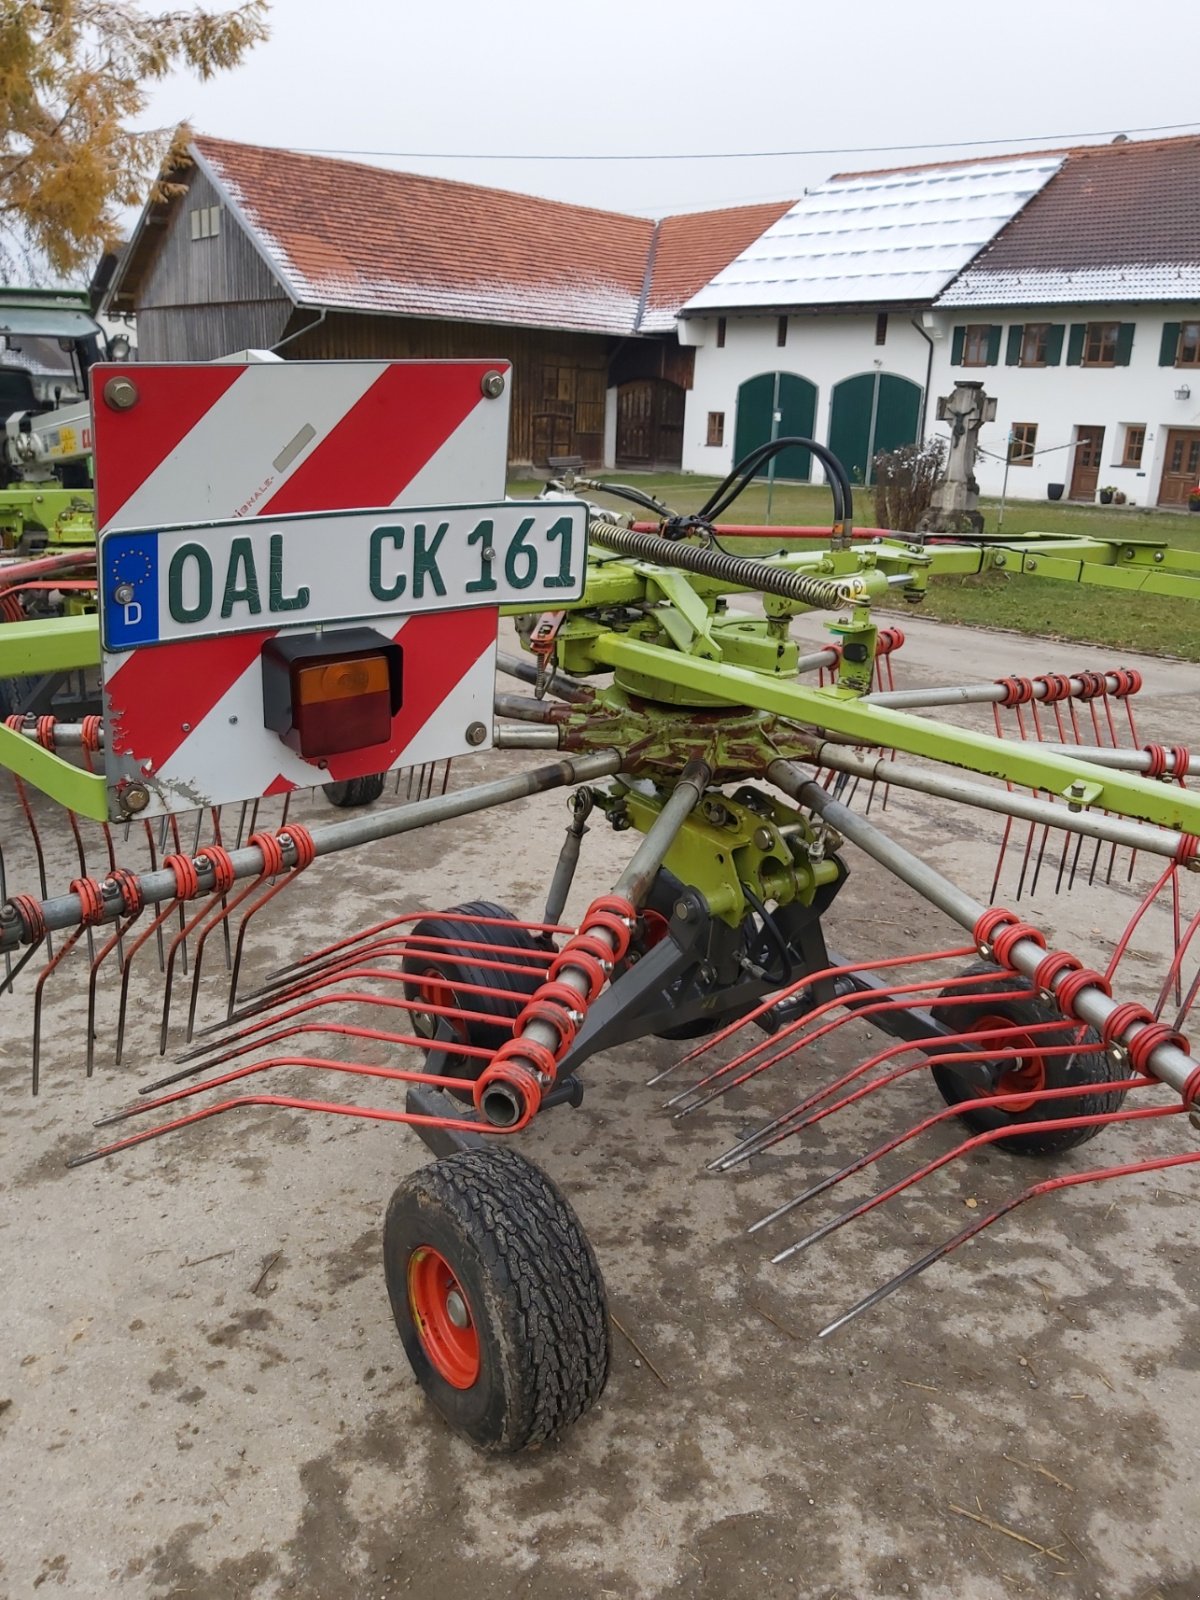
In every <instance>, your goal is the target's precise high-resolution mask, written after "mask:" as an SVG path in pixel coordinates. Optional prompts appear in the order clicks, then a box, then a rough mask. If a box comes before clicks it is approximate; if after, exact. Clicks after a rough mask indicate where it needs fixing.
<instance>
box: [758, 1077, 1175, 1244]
mask: <svg viewBox="0 0 1200 1600" xmlns="http://www.w3.org/2000/svg"><path fill="white" fill-rule="evenodd" d="M1056 1092H1057V1091H1054V1090H1043V1091H1042V1093H1043V1094H1044V1095H1046V1096H1047V1097H1048V1096H1050V1095H1052V1094H1054V1093H1056ZM1066 1092H1067V1093H1071V1094H1074V1095H1075V1096H1076V1097H1078V1094H1079V1090H1078V1089H1076V1088H1074V1086H1072V1087H1071V1088H1070V1090H1068V1091H1066ZM1022 1098H1028V1096H1027V1095H1026V1096H1023V1097H1022ZM993 1103H994V1102H993ZM1188 1109H1189V1108H1188V1107H1187V1106H1186V1105H1184V1104H1183V1102H1182V1101H1178V1102H1176V1103H1173V1104H1171V1105H1160V1106H1136V1107H1134V1108H1133V1109H1132V1110H1117V1111H1097V1112H1089V1113H1085V1114H1083V1115H1080V1116H1077V1117H1056V1118H1049V1119H1045V1120H1042V1121H1038V1122H1023V1123H1020V1124H1018V1125H1016V1126H1014V1127H1007V1128H989V1129H988V1130H986V1131H985V1132H983V1133H976V1134H972V1135H971V1137H970V1138H969V1139H964V1140H962V1141H961V1143H959V1144H956V1145H955V1146H954V1147H953V1148H952V1149H950V1150H945V1151H943V1152H942V1153H941V1154H940V1155H937V1156H934V1158H933V1159H932V1160H931V1161H926V1162H925V1163H924V1164H923V1165H922V1166H919V1167H916V1168H914V1169H913V1170H912V1171H911V1172H909V1173H908V1174H907V1175H906V1176H905V1177H903V1178H899V1179H897V1180H896V1182H895V1183H891V1184H888V1185H887V1187H886V1188H883V1189H879V1190H877V1191H876V1193H875V1194H873V1195H869V1196H868V1197H867V1199H865V1200H860V1201H859V1202H858V1204H857V1205H852V1206H848V1207H847V1208H846V1210H844V1211H839V1212H838V1213H837V1215H836V1216H833V1217H831V1218H830V1219H829V1220H828V1222H823V1223H822V1224H821V1225H820V1227H818V1228H814V1229H813V1231H812V1232H811V1233H809V1234H806V1235H805V1236H804V1238H802V1239H797V1240H796V1242H795V1243H794V1244H790V1245H787V1246H786V1247H785V1248H784V1249H783V1250H780V1251H777V1252H776V1254H775V1255H773V1256H772V1257H771V1261H772V1264H773V1265H776V1266H778V1265H779V1264H780V1263H781V1262H783V1261H789V1260H791V1258H792V1257H793V1256H796V1255H799V1254H800V1253H801V1252H802V1251H804V1250H808V1249H810V1248H811V1247H812V1246H813V1245H814V1244H818V1243H819V1242H820V1241H821V1240H822V1239H827V1238H828V1237H829V1235H830V1234H831V1233H836V1232H837V1230H838V1229H839V1228H844V1227H845V1226H846V1225H847V1223H850V1222H854V1221H856V1220H857V1219H858V1218H859V1217H864V1216H866V1215H867V1214H868V1213H869V1212H871V1211H874V1210H876V1208H877V1207H879V1206H882V1205H885V1204H886V1203H887V1202H888V1201H889V1200H892V1199H894V1198H895V1197H896V1195H899V1194H903V1193H904V1191H905V1190H906V1189H911V1188H912V1187H913V1185H914V1184H917V1183H920V1182H921V1181H922V1179H924V1178H927V1177H929V1176H930V1174H931V1173H934V1172H938V1171H940V1170H941V1168H942V1167H945V1166H948V1165H949V1164H950V1162H952V1161H957V1160H959V1159H960V1158H961V1157H962V1156H965V1155H969V1154H970V1153H971V1151H973V1150H979V1149H982V1148H984V1147H985V1146H986V1145H990V1144H996V1143H997V1142H999V1141H1001V1140H1003V1139H1010V1138H1012V1137H1013V1135H1014V1134H1031V1133H1050V1132H1055V1131H1059V1130H1062V1129H1066V1128H1101V1127H1107V1126H1108V1125H1109V1124H1110V1123H1114V1122H1146V1121H1151V1120H1154V1119H1156V1118H1160V1117H1177V1116H1180V1115H1182V1114H1184V1113H1186V1112H1187V1111H1188Z"/></svg>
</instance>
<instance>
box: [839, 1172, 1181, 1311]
mask: <svg viewBox="0 0 1200 1600" xmlns="http://www.w3.org/2000/svg"><path fill="white" fill-rule="evenodd" d="M1197 1161H1200V1151H1189V1152H1187V1153H1186V1154H1184V1155H1173V1156H1156V1157H1154V1158H1152V1159H1150V1160H1147V1161H1131V1162H1127V1163H1125V1164H1124V1165H1123V1166H1117V1167H1097V1168H1094V1169H1093V1170H1092V1171H1089V1172H1068V1173H1064V1174H1062V1175H1061V1176H1060V1177H1056V1178H1045V1179H1043V1181H1042V1182H1041V1183H1035V1184H1033V1185H1031V1186H1030V1187H1029V1188H1028V1189H1025V1190H1023V1191H1022V1192H1021V1193H1020V1194H1018V1195H1014V1197H1013V1198H1012V1199H1011V1200H1006V1201H1004V1202H1003V1203H1002V1204H1001V1205H999V1206H997V1207H996V1209H995V1211H990V1212H988V1213H987V1215H986V1216H983V1217H979V1218H977V1219H976V1220H975V1221H973V1222H970V1223H968V1224H967V1226H966V1227H965V1228H962V1229H960V1231H959V1232H958V1233H956V1234H954V1235H953V1236H952V1237H951V1238H949V1239H947V1240H945V1241H944V1242H943V1243H942V1244H939V1245H935V1246H934V1247H933V1249H932V1250H927V1251H926V1253H925V1254H924V1255H923V1256H921V1257H919V1258H918V1259H917V1260H916V1261H913V1262H911V1263H910V1264H909V1265H908V1266H907V1267H905V1268H904V1269H903V1271H901V1272H898V1273H897V1274H896V1275H895V1277H893V1278H889V1279H888V1280H887V1282H886V1283H882V1284H880V1285H879V1287H878V1288H877V1289H873V1290H872V1291H871V1293H870V1294H868V1295H866V1296H864V1297H863V1299H861V1300H860V1301H858V1303H857V1304H856V1305H853V1306H851V1307H850V1309H849V1311H846V1312H843V1314H842V1315H841V1316H840V1317H838V1318H836V1319H835V1320H834V1321H833V1322H831V1323H829V1324H828V1325H827V1326H826V1327H824V1328H822V1329H821V1331H820V1333H819V1334H818V1335H817V1337H818V1338H819V1339H827V1338H829V1336H830V1335H831V1334H834V1333H836V1332H837V1331H838V1329H839V1328H844V1327H845V1326H846V1324H847V1323H848V1322H853V1321H854V1319H855V1318H856V1317H860V1316H862V1314H863V1313H864V1312H865V1311H870V1310H871V1309H872V1308H873V1307H874V1306H877V1305H878V1304H879V1303H880V1301H881V1300H886V1299H887V1297H888V1296H889V1295H892V1294H895V1292H896V1290H897V1289H900V1288H902V1287H903V1286H904V1284H906V1283H911V1281H912V1280H913V1279H914V1278H915V1277H917V1276H918V1275H919V1274H920V1273H922V1272H924V1271H926V1269H927V1268H929V1267H931V1266H933V1265H934V1263H935V1262H937V1261H942V1260H944V1259H945V1258H946V1256H948V1255H950V1254H952V1252H953V1251H955V1250H957V1249H958V1248H959V1246H960V1245H964V1244H966V1243H967V1242H968V1241H969V1240H971V1239H974V1238H976V1237H977V1236H978V1235H979V1234H981V1233H982V1232H983V1231H984V1229H985V1228H990V1227H991V1226H992V1224H993V1223H995V1222H999V1221H1000V1219H1001V1218H1002V1217H1006V1216H1008V1215H1009V1213H1010V1212H1013V1211H1015V1210H1016V1209H1017V1207H1018V1206H1021V1205H1024V1204H1025V1202H1026V1201H1027V1200H1034V1199H1037V1198H1038V1197H1039V1196H1040V1195H1044V1194H1053V1193H1055V1192H1057V1191H1058V1190H1059V1189H1070V1188H1074V1187H1076V1186H1078V1185H1080V1184H1085V1183H1104V1182H1107V1181H1108V1180H1110V1179H1114V1178H1128V1177H1136V1176H1138V1175H1140V1174H1142V1173H1147V1172H1165V1171H1169V1170H1170V1169H1171V1168H1173V1167H1183V1166H1191V1165H1193V1164H1194V1163H1195V1162H1197Z"/></svg>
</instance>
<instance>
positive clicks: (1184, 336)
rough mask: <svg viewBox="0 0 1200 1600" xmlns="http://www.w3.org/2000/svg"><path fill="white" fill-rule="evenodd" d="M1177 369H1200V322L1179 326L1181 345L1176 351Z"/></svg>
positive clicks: (1185, 323) (1182, 323)
mask: <svg viewBox="0 0 1200 1600" xmlns="http://www.w3.org/2000/svg"><path fill="white" fill-rule="evenodd" d="M1175 365H1176V366H1177V367H1200V322H1181V323H1180V324H1179V343H1178V345H1177V346H1176V349H1175Z"/></svg>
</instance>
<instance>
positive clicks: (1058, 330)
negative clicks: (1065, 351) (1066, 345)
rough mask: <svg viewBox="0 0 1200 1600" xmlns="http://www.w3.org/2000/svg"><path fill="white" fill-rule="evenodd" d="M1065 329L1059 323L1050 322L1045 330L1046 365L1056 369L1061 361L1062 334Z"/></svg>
mask: <svg viewBox="0 0 1200 1600" xmlns="http://www.w3.org/2000/svg"><path fill="white" fill-rule="evenodd" d="M1066 331H1067V330H1066V328H1065V326H1064V325H1063V324H1062V323H1061V322H1052V323H1051V324H1050V326H1049V328H1047V330H1046V365H1047V366H1048V367H1056V366H1058V364H1059V362H1060V361H1061V360H1062V347H1063V334H1064V333H1066Z"/></svg>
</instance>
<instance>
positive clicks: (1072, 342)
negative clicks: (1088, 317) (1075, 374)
mask: <svg viewBox="0 0 1200 1600" xmlns="http://www.w3.org/2000/svg"><path fill="white" fill-rule="evenodd" d="M1086 337H1087V323H1086V322H1073V323H1072V324H1071V335H1070V338H1069V339H1068V340H1067V365H1068V366H1069V367H1081V366H1082V365H1083V341H1084V339H1085V338H1086Z"/></svg>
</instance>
